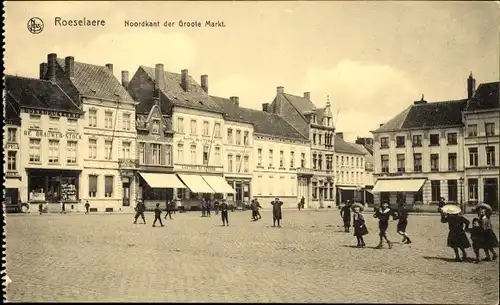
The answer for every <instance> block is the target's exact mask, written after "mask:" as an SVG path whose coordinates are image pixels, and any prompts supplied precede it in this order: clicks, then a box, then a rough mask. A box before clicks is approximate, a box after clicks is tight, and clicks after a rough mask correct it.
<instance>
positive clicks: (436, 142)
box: [430, 134, 439, 146]
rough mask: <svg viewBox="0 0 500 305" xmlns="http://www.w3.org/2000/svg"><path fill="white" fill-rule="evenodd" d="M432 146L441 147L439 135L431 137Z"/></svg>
mask: <svg viewBox="0 0 500 305" xmlns="http://www.w3.org/2000/svg"><path fill="white" fill-rule="evenodd" d="M430 146H439V134H431V135H430Z"/></svg>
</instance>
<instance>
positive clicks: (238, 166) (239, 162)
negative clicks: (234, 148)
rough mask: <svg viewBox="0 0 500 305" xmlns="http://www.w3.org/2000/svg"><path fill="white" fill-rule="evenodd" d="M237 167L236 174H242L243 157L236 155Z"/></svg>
mask: <svg viewBox="0 0 500 305" xmlns="http://www.w3.org/2000/svg"><path fill="white" fill-rule="evenodd" d="M235 165H236V172H237V173H239V172H241V156H240V155H236V162H235Z"/></svg>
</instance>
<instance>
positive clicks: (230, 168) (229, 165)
mask: <svg viewBox="0 0 500 305" xmlns="http://www.w3.org/2000/svg"><path fill="white" fill-rule="evenodd" d="M227 171H228V172H230V173H231V172H233V155H231V154H229V155H227Z"/></svg>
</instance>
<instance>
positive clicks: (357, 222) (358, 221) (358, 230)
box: [352, 213, 368, 236]
mask: <svg viewBox="0 0 500 305" xmlns="http://www.w3.org/2000/svg"><path fill="white" fill-rule="evenodd" d="M352 226H353V227H354V236H363V235H366V234H368V228H367V227H366V224H365V218H364V217H363V214H361V213H354V215H353V216H352Z"/></svg>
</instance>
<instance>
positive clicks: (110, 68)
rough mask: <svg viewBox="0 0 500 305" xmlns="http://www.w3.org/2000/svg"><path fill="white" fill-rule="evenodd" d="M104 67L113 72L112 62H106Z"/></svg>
mask: <svg viewBox="0 0 500 305" xmlns="http://www.w3.org/2000/svg"><path fill="white" fill-rule="evenodd" d="M106 68H108V70H109V71H110V72H111V74H113V64H106Z"/></svg>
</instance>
